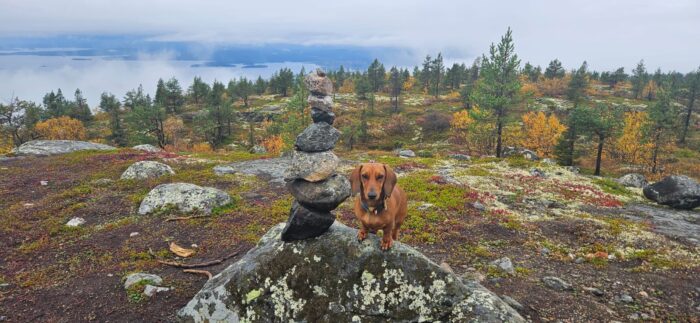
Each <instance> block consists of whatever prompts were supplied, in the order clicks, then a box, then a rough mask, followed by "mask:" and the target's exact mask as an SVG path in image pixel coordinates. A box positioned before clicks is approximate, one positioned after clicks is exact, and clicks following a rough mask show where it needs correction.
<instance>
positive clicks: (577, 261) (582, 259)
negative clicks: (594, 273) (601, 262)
mask: <svg viewBox="0 0 700 323" xmlns="http://www.w3.org/2000/svg"><path fill="white" fill-rule="evenodd" d="M585 261H586V259H584V258H583V257H578V258H576V260H574V263H575V264H582V263H584V262H585Z"/></svg>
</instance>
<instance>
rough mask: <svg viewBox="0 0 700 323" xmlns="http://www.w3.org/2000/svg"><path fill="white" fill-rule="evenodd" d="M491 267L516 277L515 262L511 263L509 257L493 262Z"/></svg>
mask: <svg viewBox="0 0 700 323" xmlns="http://www.w3.org/2000/svg"><path fill="white" fill-rule="evenodd" d="M491 265H494V266H496V267H497V268H498V269H500V270H501V271H503V272H505V273H508V274H510V275H515V267H513V262H512V261H510V258H508V257H503V258H499V259H496V260H494V261H492V262H491Z"/></svg>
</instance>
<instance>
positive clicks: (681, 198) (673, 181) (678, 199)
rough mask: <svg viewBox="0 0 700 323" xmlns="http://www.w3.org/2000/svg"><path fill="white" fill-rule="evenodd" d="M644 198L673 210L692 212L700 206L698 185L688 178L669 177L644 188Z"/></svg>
mask: <svg viewBox="0 0 700 323" xmlns="http://www.w3.org/2000/svg"><path fill="white" fill-rule="evenodd" d="M644 196H645V197H646V198H648V199H650V200H652V201H654V202H656V203H658V204H661V205H668V206H670V207H671V208H674V209H680V210H692V209H694V208H696V207H698V206H700V184H698V182H696V181H695V180H694V179H692V178H690V177H688V176H680V175H671V176H667V177H664V178H663V179H662V180H661V181H658V182H656V183H654V184H651V185H647V186H646V187H644Z"/></svg>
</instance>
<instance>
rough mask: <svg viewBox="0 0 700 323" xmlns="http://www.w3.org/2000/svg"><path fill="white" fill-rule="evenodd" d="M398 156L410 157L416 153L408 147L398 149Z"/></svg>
mask: <svg viewBox="0 0 700 323" xmlns="http://www.w3.org/2000/svg"><path fill="white" fill-rule="evenodd" d="M399 156H400V157H408V158H411V157H416V153H415V152H414V151H413V150H410V149H401V150H399Z"/></svg>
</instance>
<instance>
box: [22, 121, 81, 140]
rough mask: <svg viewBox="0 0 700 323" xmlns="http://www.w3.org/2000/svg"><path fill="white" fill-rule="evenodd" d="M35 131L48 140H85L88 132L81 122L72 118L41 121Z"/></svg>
mask: <svg viewBox="0 0 700 323" xmlns="http://www.w3.org/2000/svg"><path fill="white" fill-rule="evenodd" d="M34 130H35V131H36V132H37V133H38V134H39V136H40V137H41V138H42V139H48V140H85V139H86V138H87V131H86V130H85V127H84V126H83V123H82V122H80V120H76V119H73V118H70V117H66V116H63V117H58V118H53V119H48V120H46V121H41V122H39V123H37V124H36V126H35V127H34Z"/></svg>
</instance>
